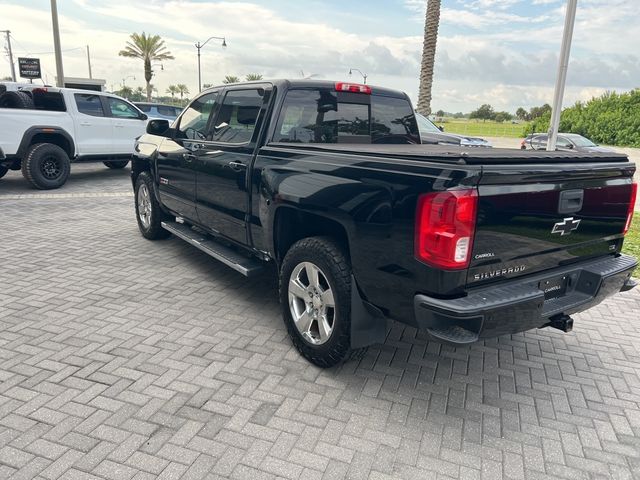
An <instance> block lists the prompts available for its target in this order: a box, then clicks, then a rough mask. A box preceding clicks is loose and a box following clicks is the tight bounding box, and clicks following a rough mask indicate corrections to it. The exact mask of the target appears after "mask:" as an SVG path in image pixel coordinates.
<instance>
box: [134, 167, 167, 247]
mask: <svg viewBox="0 0 640 480" xmlns="http://www.w3.org/2000/svg"><path fill="white" fill-rule="evenodd" d="M135 203H136V220H137V221H138V228H139V229H140V233H142V236H143V237H144V238H148V239H149V240H158V239H160V238H167V237H168V236H169V235H171V233H169V232H168V231H167V230H165V229H164V228H162V225H161V223H162V221H163V220H166V219H168V217H167V215H166V214H165V213H164V212H163V211H162V209H161V208H160V204H159V203H158V200H156V196H155V194H154V185H153V180H152V178H151V176H150V175H149V173H148V172H142V173H141V174H140V175H138V178H137V180H136V188H135Z"/></svg>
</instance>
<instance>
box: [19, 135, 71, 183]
mask: <svg viewBox="0 0 640 480" xmlns="http://www.w3.org/2000/svg"><path fill="white" fill-rule="evenodd" d="M70 164H71V162H70V160H69V156H68V155H67V152H65V151H64V150H63V149H62V148H60V147H59V146H58V145H54V144H53V143H36V144H35V145H32V146H31V147H29V149H28V150H27V153H26V154H25V155H24V157H23V158H22V176H23V177H24V178H25V179H26V180H27V181H28V182H29V183H30V184H31V185H32V186H33V187H35V188H38V189H40V190H51V189H54V188H60V187H61V186H62V185H64V184H65V182H66V181H67V178H69V171H70V170H71V165H70Z"/></svg>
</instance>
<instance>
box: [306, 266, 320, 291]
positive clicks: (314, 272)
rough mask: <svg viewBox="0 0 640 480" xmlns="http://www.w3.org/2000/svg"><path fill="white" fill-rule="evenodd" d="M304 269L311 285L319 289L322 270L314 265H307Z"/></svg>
mask: <svg viewBox="0 0 640 480" xmlns="http://www.w3.org/2000/svg"><path fill="white" fill-rule="evenodd" d="M304 269H305V271H306V272H307V278H308V279H309V285H311V286H312V287H315V288H318V286H320V279H319V277H318V275H319V273H320V270H319V269H318V267H316V266H315V265H314V264H313V263H307V264H305V266H304Z"/></svg>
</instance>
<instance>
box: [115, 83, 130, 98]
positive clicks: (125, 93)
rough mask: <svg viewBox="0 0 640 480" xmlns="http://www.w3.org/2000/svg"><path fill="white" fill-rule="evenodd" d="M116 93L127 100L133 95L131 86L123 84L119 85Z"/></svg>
mask: <svg viewBox="0 0 640 480" xmlns="http://www.w3.org/2000/svg"><path fill="white" fill-rule="evenodd" d="M116 93H117V94H118V95H120V96H121V97H124V98H126V99H127V100H128V99H130V98H131V97H132V96H133V88H131V87H129V86H127V85H123V86H122V87H120V90H118V91H117V92H116Z"/></svg>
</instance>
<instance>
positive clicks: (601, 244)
mask: <svg viewBox="0 0 640 480" xmlns="http://www.w3.org/2000/svg"><path fill="white" fill-rule="evenodd" d="M634 171H635V165H634V164H632V163H627V162H616V163H593V164H588V163H586V164H585V163H565V164H556V165H548V164H547V165H541V164H536V165H495V166H493V165H490V166H486V167H483V172H482V176H481V179H480V182H479V184H478V218H477V224H476V232H475V238H474V242H473V250H472V254H471V262H470V266H469V270H468V275H467V285H468V286H476V285H478V286H479V285H483V284H486V283H489V282H497V281H500V280H501V279H504V278H514V277H519V276H522V275H527V274H529V273H534V272H538V271H541V270H547V269H551V268H554V267H558V266H562V265H567V264H570V263H573V262H578V261H581V260H585V259H588V258H593V257H597V256H603V255H608V254H612V253H617V252H619V251H620V249H621V247H622V240H623V230H624V227H625V223H626V220H627V215H628V212H629V203H630V198H631V192H632V182H633V174H634ZM548 288H549V290H557V291H558V294H561V293H562V292H561V291H562V289H563V288H564V286H563V285H562V282H561V280H559V281H558V285H549V286H548ZM545 291H546V289H545Z"/></svg>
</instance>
